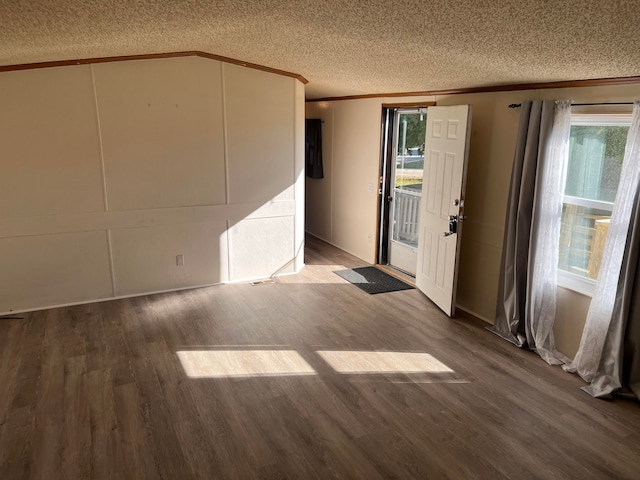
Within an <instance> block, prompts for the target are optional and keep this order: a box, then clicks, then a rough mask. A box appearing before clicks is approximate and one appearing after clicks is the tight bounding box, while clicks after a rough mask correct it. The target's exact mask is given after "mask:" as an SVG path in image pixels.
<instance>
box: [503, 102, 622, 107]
mask: <svg viewBox="0 0 640 480" xmlns="http://www.w3.org/2000/svg"><path fill="white" fill-rule="evenodd" d="M600 105H633V102H612V103H572V104H571V106H572V107H597V106H600ZM521 106H522V104H521V103H511V104H509V108H520V107H521Z"/></svg>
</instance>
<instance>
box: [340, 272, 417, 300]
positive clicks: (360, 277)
mask: <svg viewBox="0 0 640 480" xmlns="http://www.w3.org/2000/svg"><path fill="white" fill-rule="evenodd" d="M333 273H335V274H336V275H339V276H341V277H342V278H344V279H345V280H346V281H348V282H350V283H353V284H354V285H355V286H356V287H358V288H360V289H362V290H364V291H365V292H367V293H368V294H370V295H373V294H375V293H387V292H396V291H398V290H410V289H412V288H414V287H412V286H411V285H409V284H408V283H405V282H403V281H402V280H398V279H397V278H396V277H393V276H391V275H389V274H387V273H385V272H383V271H382V270H379V269H377V268H376V267H360V268H352V269H349V270H336V271H334V272H333Z"/></svg>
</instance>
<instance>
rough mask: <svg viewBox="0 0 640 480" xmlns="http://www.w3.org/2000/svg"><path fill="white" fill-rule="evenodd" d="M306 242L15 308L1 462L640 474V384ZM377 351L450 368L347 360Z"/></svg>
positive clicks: (82, 473) (180, 468)
mask: <svg viewBox="0 0 640 480" xmlns="http://www.w3.org/2000/svg"><path fill="white" fill-rule="evenodd" d="M306 261H307V267H306V268H305V270H304V271H303V273H301V274H299V275H295V276H289V277H282V278H280V279H279V281H278V283H275V284H268V285H262V286H257V287H256V286H250V285H248V284H234V285H221V286H216V287H211V288H203V289H197V290H190V291H184V292H178V293H170V294H162V295H154V296H146V297H139V298H133V299H126V300H117V301H110V302H103V303H97V304H92V305H84V306H76V307H68V308H58V309H52V310H46V311H40V312H34V313H31V314H25V315H24V316H25V319H24V320H2V321H0V360H1V364H0V385H2V391H1V393H0V478H1V479H21V478H43V479H58V478H65V479H83V478H132V479H143V478H170V479H182V478H185V479H188V478H206V479H214V478H215V479H222V478H243V479H244V478H301V479H309V478H322V479H324V478H362V479H376V478H434V479H439V478H453V479H471V478H483V479H500V478H508V479H520V478H554V479H555V478H558V479H560V478H562V479H571V478H575V479H589V478H598V479H599V478H603V479H604V478H607V479H608V478H615V479H624V478H628V479H637V478H640V405H638V404H637V403H633V402H629V401H624V400H615V401H602V400H595V399H592V398H590V397H589V396H588V395H586V394H585V393H583V392H581V391H580V389H579V387H580V386H581V385H582V382H581V380H579V379H578V378H577V377H575V376H572V375H569V374H566V373H564V372H562V371H561V370H560V369H559V368H557V367H550V366H548V365H546V364H545V363H544V362H542V360H540V359H539V358H538V357H537V356H535V355H534V354H532V353H530V352H525V351H521V350H518V349H516V348H515V347H513V346H512V345H510V344H508V343H507V342H504V341H502V340H501V339H499V338H498V337H495V336H493V335H492V334H490V333H488V332H487V331H486V330H485V329H484V328H483V327H484V325H482V324H479V323H475V322H473V321H470V320H465V319H454V320H450V319H448V318H446V317H445V316H444V315H442V314H441V313H440V312H439V311H438V310H437V309H436V308H435V307H434V306H433V305H432V304H431V303H430V302H429V301H428V300H427V299H426V298H425V297H423V296H422V294H420V292H418V291H417V290H408V291H401V292H393V293H388V294H380V295H368V294H366V293H364V292H362V291H361V290H359V289H358V288H356V287H354V286H352V285H350V284H348V283H345V282H344V281H343V280H342V279H341V278H340V277H338V276H337V275H335V274H333V273H332V270H336V269H338V268H344V267H353V266H361V265H363V263H362V262H360V261H358V260H357V259H355V258H354V257H352V256H350V255H347V254H345V253H344V252H341V251H339V250H337V249H335V248H333V247H331V246H329V245H327V244H324V243H322V242H320V241H318V240H316V239H313V238H309V239H308V242H307V259H306ZM327 351H328V352H334V353H335V354H337V355H342V357H341V358H343V359H344V360H346V361H347V368H346V370H347V371H346V372H340V371H339V370H341V367H340V366H339V365H338V366H336V365H335V364H334V365H333V366H332V365H330V363H329V362H328V361H327V360H326V358H328V357H323V356H322V355H323V353H321V352H327ZM362 351H373V352H407V353H416V354H425V353H426V354H430V355H432V356H433V357H434V359H435V360H437V361H438V362H441V363H442V364H444V365H446V366H447V367H448V368H449V369H450V370H452V371H443V370H445V369H443V368H435V370H437V371H425V372H412V373H401V372H393V368H392V367H393V366H394V365H396V366H397V367H398V369H399V370H402V369H403V368H404V369H405V370H406V367H403V366H402V365H400V364H399V363H397V357H392V359H391V360H388V362H387V364H385V365H384V366H383V367H384V368H382V369H383V370H384V369H386V370H387V371H386V373H352V372H353V371H354V370H357V369H358V368H363V365H364V366H365V367H366V365H367V360H363V358H361V354H359V353H358V352H362ZM178 352H180V353H178ZM265 352H267V355H272V354H273V355H276V357H274V358H276V361H274V362H275V363H274V365H266V364H265V360H264V355H265ZM179 355H180V356H179ZM211 355H214V356H213V357H212V356H211ZM215 355H218V356H215ZM220 355H222V356H220ZM278 355H282V358H280V357H278ZM325 355H327V354H325ZM182 356H183V357H184V358H182ZM383 357H384V356H383ZM181 358H182V362H181ZM270 358H271V357H270ZM185 359H186V360H185ZM189 359H191V362H192V363H191V364H189ZM221 359H226V360H225V361H224V362H223V361H221ZM369 361H370V360H369ZM349 362H351V363H349ZM363 362H364V363H363ZM267 363H268V362H267ZM370 365H371V366H372V368H371V369H370V370H375V368H374V367H375V365H373V364H370ZM434 365H436V366H437V365H440V364H438V363H437V362H436V363H435V364H434ZM390 366H391V367H390ZM222 367H224V368H223V371H222V373H221V371H220V370H219V369H220V368H222ZM263 367H264V368H266V367H269V368H271V367H274V368H276V370H278V369H280V370H279V371H280V373H282V372H298V373H300V374H290V375H277V374H276V373H277V371H276V372H275V373H274V371H268V372H266V373H265V372H263V373H262V374H258V373H256V372H257V371H258V370H260V368H263ZM185 368H186V369H187V371H188V372H189V373H190V374H191V377H189V376H187V374H186V373H185ZM189 369H191V370H189ZM251 369H254V370H255V371H254V374H251V373H247V372H251V371H252V370H251ZM365 370H366V368H365ZM349 372H351V373H349ZM215 375H218V376H217V377H215V378H212V377H214V376H215Z"/></svg>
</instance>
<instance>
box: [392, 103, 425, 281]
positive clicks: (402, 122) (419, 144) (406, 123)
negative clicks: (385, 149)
mask: <svg viewBox="0 0 640 480" xmlns="http://www.w3.org/2000/svg"><path fill="white" fill-rule="evenodd" d="M394 120H395V121H394V122H393V124H394V130H393V157H392V159H391V160H392V161H391V179H390V180H391V181H390V185H391V195H390V198H389V199H388V200H389V201H390V206H389V207H390V208H389V214H390V218H389V225H388V227H389V244H388V257H387V262H388V264H389V265H391V266H393V267H395V268H397V269H399V270H402V271H403V272H406V273H409V274H410V275H412V276H414V277H415V275H416V264H417V258H418V233H419V230H418V219H419V215H420V199H421V197H422V177H423V170H424V139H425V131H426V122H427V111H426V109H425V108H413V109H397V110H395V118H394Z"/></svg>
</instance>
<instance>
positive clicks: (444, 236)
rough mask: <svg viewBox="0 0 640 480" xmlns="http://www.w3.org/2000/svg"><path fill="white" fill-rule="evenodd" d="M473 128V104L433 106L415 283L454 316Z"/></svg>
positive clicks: (423, 183) (425, 160) (427, 147)
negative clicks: (454, 223) (465, 183)
mask: <svg viewBox="0 0 640 480" xmlns="http://www.w3.org/2000/svg"><path fill="white" fill-rule="evenodd" d="M470 126H471V108H470V106H469V105H459V106H453V107H429V110H428V114H427V135H426V143H425V154H424V179H423V182H422V202H421V204H420V222H419V225H420V233H419V236H418V265H417V269H416V270H417V271H416V285H417V287H418V288H419V289H420V290H421V291H422V292H424V294H425V295H427V297H429V298H430V299H431V300H432V301H433V302H434V303H435V304H436V305H438V307H440V308H441V309H442V310H443V311H444V312H445V313H446V314H447V315H449V316H452V315H453V314H454V313H455V292H456V280H457V266H458V255H459V251H460V245H459V244H460V232H461V229H462V222H461V221H459V218H460V216H461V215H462V212H463V206H464V180H465V178H464V177H465V174H466V170H467V168H466V167H467V156H468V140H469V128H470ZM451 220H454V221H455V222H456V223H457V231H455V232H454V231H453V230H456V228H452V229H450V221H451Z"/></svg>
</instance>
